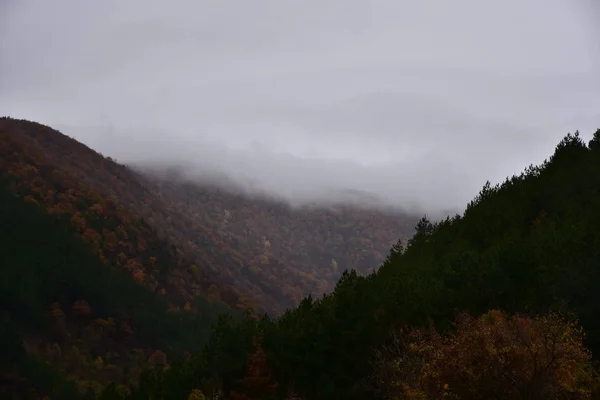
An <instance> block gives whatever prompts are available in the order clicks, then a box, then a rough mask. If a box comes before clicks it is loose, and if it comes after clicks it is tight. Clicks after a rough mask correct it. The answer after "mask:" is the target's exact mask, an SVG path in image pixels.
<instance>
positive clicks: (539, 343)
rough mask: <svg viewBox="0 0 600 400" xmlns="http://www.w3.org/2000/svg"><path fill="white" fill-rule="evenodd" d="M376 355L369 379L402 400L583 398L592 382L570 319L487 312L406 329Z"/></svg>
mask: <svg viewBox="0 0 600 400" xmlns="http://www.w3.org/2000/svg"><path fill="white" fill-rule="evenodd" d="M395 344H396V345H395V346H390V347H386V349H385V350H384V351H383V352H379V353H378V358H377V361H376V363H375V365H376V369H375V375H374V378H373V381H374V382H375V384H376V386H377V388H378V391H379V392H380V393H382V394H384V395H386V396H402V398H407V399H442V398H449V399H475V398H477V399H507V400H508V399H540V400H541V399H588V398H591V390H592V388H593V386H594V384H595V382H596V376H595V374H594V370H593V369H592V364H591V353H590V352H589V351H588V350H587V349H586V348H585V347H584V345H583V331H582V330H581V328H580V327H579V326H578V325H577V323H576V322H575V321H566V320H564V319H562V318H561V317H559V316H557V315H555V314H549V315H544V316H539V317H535V318H530V317H525V316H520V315H516V316H509V315H507V314H505V313H503V312H501V311H497V310H493V311H490V312H488V313H487V314H485V315H483V316H481V317H479V318H473V317H471V316H469V315H468V314H462V315H461V316H460V317H458V318H457V320H456V323H455V332H454V333H453V334H450V335H442V334H440V333H438V332H436V331H435V330H431V331H422V330H411V331H410V332H408V333H407V334H403V335H401V336H396V342H395Z"/></svg>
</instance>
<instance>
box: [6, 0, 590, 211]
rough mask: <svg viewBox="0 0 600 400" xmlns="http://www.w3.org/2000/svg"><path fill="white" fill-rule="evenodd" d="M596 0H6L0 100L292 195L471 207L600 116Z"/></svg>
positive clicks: (121, 157)
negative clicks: (363, 196) (365, 196)
mask: <svg viewBox="0 0 600 400" xmlns="http://www.w3.org/2000/svg"><path fill="white" fill-rule="evenodd" d="M598 20H600V7H599V6H598V2H597V1H594V0H505V1H496V2H491V1H480V0H453V1H449V0H413V1H398V0H389V1H386V0H363V1H358V0H321V1H300V0H252V1H245V0H237V1H233V0H229V1H228V0H179V1H175V2H166V1H158V0H143V1H142V0H128V1H122V0H105V1H96V2H82V1H78V0H53V1H51V2H50V1H47V0H39V1H32V0H1V1H0V114H2V115H10V116H12V117H15V118H26V119H30V120H35V121H38V122H42V123H44V124H47V125H50V126H53V127H55V128H59V129H60V130H61V131H63V132H64V133H66V134H68V135H69V136H72V137H74V138H76V139H78V140H80V141H82V142H83V143H85V144H87V145H89V146H90V147H92V148H94V149H96V150H97V151H99V152H101V153H103V154H104V155H106V156H111V157H113V158H116V159H117V160H118V161H120V162H124V163H133V164H137V165H140V164H149V163H150V164H156V163H161V165H162V164H165V163H166V164H176V165H185V166H186V168H188V171H190V173H191V174H206V171H211V173H213V172H215V171H216V172H218V173H224V174H226V175H227V176H229V177H230V178H231V179H233V180H234V181H237V182H240V183H243V184H245V185H248V184H250V185H251V186H252V187H255V188H260V189H262V190H266V191H268V192H269V193H272V194H276V195H278V196H284V197H286V198H288V199H290V200H293V201H295V202H312V201H319V200H325V199H327V200H332V199H336V198H337V196H343V193H346V194H347V193H348V191H349V190H355V191H360V192H369V193H371V194H373V196H375V197H376V198H378V199H379V200H378V201H380V202H382V203H383V204H387V205H394V206H401V207H409V206H411V207H412V206H415V205H419V206H420V207H422V208H423V209H425V210H429V211H431V212H433V211H439V210H441V209H444V210H445V209H462V208H464V206H465V205H466V203H467V202H468V201H469V200H470V199H472V198H473V196H474V195H475V194H476V193H477V192H478V190H479V189H480V188H481V187H482V186H483V184H484V183H485V181H486V180H490V181H492V182H500V181H502V180H503V179H504V178H505V177H507V176H509V175H512V174H514V173H518V172H520V171H521V170H523V169H524V168H525V167H526V166H528V165H529V164H531V163H534V164H537V163H539V162H541V161H543V159H544V158H546V157H548V156H549V155H550V154H551V153H552V151H553V149H554V147H555V145H556V144H557V143H558V141H559V140H560V139H561V138H562V137H563V136H564V135H565V134H566V133H567V132H573V131H575V130H576V129H579V130H580V131H581V134H582V136H583V137H584V138H589V137H590V136H591V134H592V133H593V131H594V130H595V129H596V128H598V127H600V40H599V38H600V29H599V28H598V26H600V25H598V23H597V21H598Z"/></svg>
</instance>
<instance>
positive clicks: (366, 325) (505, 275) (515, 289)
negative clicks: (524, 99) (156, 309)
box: [132, 130, 600, 400]
mask: <svg viewBox="0 0 600 400" xmlns="http://www.w3.org/2000/svg"><path fill="white" fill-rule="evenodd" d="M599 227H600V130H598V131H597V132H596V133H595V135H594V138H593V140H591V141H590V142H589V144H587V145H586V144H585V143H584V142H583V141H582V140H581V138H580V137H579V136H578V135H577V134H575V135H571V134H569V135H567V136H566V137H565V138H564V140H563V141H561V142H560V143H559V144H558V146H557V147H556V150H555V152H554V154H553V155H552V157H550V158H549V160H548V161H547V162H545V163H544V164H542V165H541V166H538V167H533V166H531V167H530V168H528V169H527V170H526V171H525V172H523V173H522V174H520V175H518V176H513V177H511V178H508V179H507V180H506V181H505V182H504V183H502V184H500V185H497V186H491V185H490V184H486V185H485V186H484V188H483V189H482V190H481V192H480V193H479V194H478V195H477V196H476V197H475V199H474V200H473V201H472V202H471V203H470V204H469V205H468V207H467V209H466V211H465V212H464V214H463V215H457V216H455V217H454V218H447V219H445V220H442V221H439V222H436V223H433V224H432V223H431V222H429V221H428V220H427V219H425V218H423V219H422V220H421V221H419V223H418V224H417V226H416V232H415V235H414V236H413V237H412V238H411V239H410V240H409V241H408V242H407V243H406V245H405V246H401V245H398V246H395V247H394V248H393V249H392V251H391V252H390V255H389V257H388V259H387V260H386V261H385V262H384V263H383V265H382V266H381V267H380V268H379V269H378V270H377V271H376V272H374V273H372V274H369V275H368V276H362V277H361V276H358V275H357V274H356V273H355V271H347V272H346V273H344V274H343V276H342V278H341V279H340V280H339V282H338V283H337V285H336V287H335V289H334V291H333V292H332V293H331V294H329V295H327V296H325V297H323V298H321V299H316V300H315V299H313V298H311V297H308V298H305V299H304V300H303V301H302V302H301V303H300V304H299V306H298V307H296V308H295V309H293V310H290V311H288V312H286V313H285V314H284V315H282V316H280V317H278V318H275V319H263V320H261V321H259V322H258V323H257V322H254V323H253V322H252V321H249V320H247V321H243V322H241V323H237V324H236V323H231V324H228V325H225V326H218V327H217V328H216V329H215V331H214V332H213V334H212V336H211V339H210V340H209V344H208V345H207V347H205V349H204V350H203V352H202V353H201V354H199V355H198V357H197V358H195V359H193V360H192V361H191V362H188V363H183V364H181V366H178V367H174V368H171V369H170V370H168V371H165V372H164V373H163V375H162V376H160V377H159V378H151V377H148V378H147V381H145V383H144V384H142V385H140V387H139V388H138V389H137V390H136V391H134V393H133V394H132V396H133V397H132V398H143V396H142V397H136V395H137V393H145V394H148V393H156V394H165V395H164V398H169V396H168V395H167V394H168V393H177V396H178V397H173V398H184V396H185V395H186V394H187V393H190V392H192V390H193V389H202V390H203V391H204V392H205V393H214V386H215V385H216V387H218V388H219V390H221V391H222V392H223V393H224V394H225V396H227V395H228V394H230V395H231V397H232V398H233V397H234V393H236V392H239V389H238V387H239V386H240V385H241V383H244V384H250V383H249V382H253V383H254V386H252V390H253V391H254V393H260V391H263V393H267V392H269V391H272V387H273V385H275V384H277V385H276V387H277V396H276V397H275V398H279V399H283V398H286V396H287V395H288V394H290V393H295V395H294V396H291V395H290V397H288V398H304V399H314V400H320V399H332V398H335V399H357V400H358V399H365V398H374V399H378V398H382V399H383V398H389V397H385V393H386V392H395V393H399V392H401V391H402V390H401V389H402V387H403V384H404V383H406V384H407V385H405V386H404V388H405V389H406V387H415V385H416V386H419V385H426V384H427V381H419V380H417V381H410V382H408V381H406V380H407V379H412V378H411V377H410V376H407V375H402V374H399V375H397V376H395V377H394V382H393V383H392V385H394V386H390V387H388V388H381V387H379V389H386V390H376V388H374V387H373V385H372V384H373V383H375V385H376V386H380V385H382V384H384V382H385V380H384V379H385V376H384V377H382V376H374V375H373V374H374V373H376V371H375V369H374V368H375V365H374V362H375V361H377V359H376V358H375V356H376V355H377V354H379V353H380V350H381V351H384V352H385V351H389V349H392V350H393V351H394V352H395V354H396V358H395V359H391V360H389V361H388V362H389V364H388V365H385V366H384V367H385V368H384V370H383V373H390V371H391V372H394V371H396V372H397V371H401V370H403V369H407V368H408V369H410V368H411V365H409V364H407V360H406V357H404V356H405V355H406V354H407V353H410V352H413V355H415V356H416V358H417V359H423V356H424V354H426V353H427V352H429V354H432V353H439V354H444V353H445V352H447V351H448V353H446V355H447V356H450V357H451V358H450V359H449V361H451V362H452V363H453V368H455V369H456V368H464V369H461V370H459V371H456V374H455V375H454V376H462V378H461V379H462V380H463V381H464V380H467V382H465V384H466V385H468V386H470V387H480V388H482V387H483V388H484V389H485V387H486V385H485V380H480V379H484V378H485V374H487V372H488V371H490V370H494V368H498V370H499V371H502V370H503V369H502V368H506V366H507V365H508V366H509V367H508V370H507V372H508V373H509V375H508V378H507V379H509V380H510V379H511V378H512V375H510V374H517V375H519V377H523V376H528V377H530V378H531V380H530V383H528V386H527V387H520V388H518V389H519V393H521V394H520V395H519V396H520V397H518V398H523V399H525V398H533V397H535V396H534V395H533V393H536V392H537V393H538V395H537V397H535V398H555V399H558V398H566V397H558V395H557V394H556V393H557V392H556V391H553V390H552V385H553V384H554V383H553V381H552V379H562V378H563V377H565V376H562V377H554V378H549V380H546V378H544V380H543V381H542V380H540V379H541V378H539V377H540V376H541V375H539V376H537V375H535V368H536V367H535V364H533V366H531V365H532V364H529V363H525V364H522V363H520V361H519V362H517V361H515V360H517V359H516V358H511V357H513V356H514V353H513V351H514V350H515V349H517V348H518V347H519V346H522V345H523V343H524V342H523V340H525V341H526V340H531V338H532V337H535V336H537V337H538V338H540V337H541V338H542V339H543V340H542V342H541V344H536V345H535V346H533V347H527V346H525V348H524V350H523V351H524V353H522V354H525V355H526V359H528V360H531V359H532V357H533V359H535V358H536V357H537V356H536V355H539V354H541V353H540V351H541V347H540V346H542V345H544V343H545V345H546V346H547V345H548V343H550V344H552V343H554V344H556V342H553V340H554V339H551V337H550V336H546V334H547V332H543V331H539V330H538V331H531V330H529V329H530V327H531V326H532V325H531V321H535V320H537V321H553V317H550V318H546V317H541V318H538V317H536V315H539V314H540V313H543V314H545V313H547V312H549V311H555V312H558V313H560V314H561V315H562V316H563V317H564V318H567V319H568V320H570V321H572V320H573V318H576V317H577V318H578V319H579V322H580V323H581V326H582V327H583V329H584V330H585V333H586V338H585V343H586V345H587V346H588V347H589V349H591V351H592V355H593V356H594V358H595V360H596V361H598V354H599V353H600V320H598V315H599V314H600V297H599V296H600V292H599V291H598V286H599V285H600V228H599ZM490 309H502V310H505V311H507V312H509V313H511V314H513V313H522V314H525V315H526V316H527V315H529V316H533V318H534V319H528V317H516V318H515V319H507V320H505V321H514V322H515V324H514V326H513V327H510V329H509V330H508V331H507V332H505V333H502V334H501V336H499V337H497V339H498V340H499V341H496V344H493V343H491V344H490V343H487V342H483V343H482V342H480V341H479V340H475V339H468V337H467V339H468V340H467V343H468V345H467V348H463V349H460V351H459V352H458V353H455V354H454V353H453V354H451V353H450V350H449V349H450V348H451V347H452V346H454V345H456V342H453V341H452V336H451V337H447V339H440V340H438V344H439V343H440V342H441V343H442V346H443V347H441V348H436V347H431V346H433V345H434V344H435V341H434V344H433V345H432V344H431V343H430V342H420V343H421V344H419V343H416V344H415V343H414V342H413V343H412V344H408V342H407V341H408V340H409V337H407V332H414V330H415V329H421V330H423V329H426V328H427V326H430V324H432V325H434V326H435V327H436V328H437V329H438V330H440V331H441V332H442V333H444V334H448V333H451V332H453V331H455V328H456V326H455V325H453V321H454V320H455V317H456V316H457V315H458V314H460V313H462V312H463V311H467V312H470V313H472V314H474V315H483V317H482V319H479V320H477V321H480V322H481V323H482V324H483V325H482V324H480V322H475V321H476V320H474V319H471V320H470V321H472V326H473V327H474V329H480V328H478V326H479V327H483V328H481V329H483V332H484V336H485V335H487V333H485V332H488V333H489V332H491V331H490V329H491V328H490V327H489V325H485V324H488V323H489V321H494V319H495V320H496V322H500V324H501V325H502V324H503V322H502V319H503V318H504V317H503V316H502V315H504V314H502V313H498V312H495V311H494V312H491V313H487V311H488V310H490ZM536 318H537V319H536ZM462 321H463V322H462V323H463V324H464V323H465V321H466V322H468V321H469V320H468V319H464V318H463V319H462ZM510 324H512V322H511V323H509V324H508V325H506V324H504V325H503V326H504V328H502V329H505V328H506V329H508V328H507V327H508V326H509V325H510ZM470 326H471V325H468V326H466V329H467V331H468V330H469V329H470ZM567 326H568V328H567V330H564V329H563V328H560V329H561V330H559V331H558V332H559V334H560V337H561V338H563V339H564V338H565V334H567V333H568V330H569V329H574V328H573V327H574V326H575V324H574V322H568V324H567ZM463 328H465V326H464V325H462V327H460V329H461V330H462V331H461V332H464V329H463ZM528 330H529V331H528ZM515 332H516V333H515ZM528 332H529V333H528ZM561 332H562V333H561ZM417 333H418V330H417ZM480 333H481V332H480ZM461 334H462V333H461ZM469 334H470V333H469ZM515 335H516V336H515ZM532 335H533V336H532ZM252 337H258V338H260V339H261V341H260V346H252V345H251V343H252V342H251V341H250V339H249V338H252ZM479 337H481V336H479ZM511 337H512V338H516V339H515V340H517V339H518V340H519V341H520V342H519V343H512V344H510V346H509V347H505V348H501V349H500V348H498V350H497V351H496V350H494V346H496V345H498V343H500V342H502V341H503V340H505V339H507V338H509V339H510V338H511ZM527 337H529V339H527ZM234 338H238V339H234ZM463 338H464V337H463ZM535 340H537V339H535ZM569 340H571V339H569ZM249 343H250V344H249ZM572 343H575V342H574V341H573V342H572ZM419 345H421V346H426V347H425V348H423V347H419ZM406 346H408V347H406ZM415 346H416V347H415ZM461 346H465V343H464V342H463V344H462V345H461ZM551 347H552V346H551ZM386 349H387V350H386ZM490 349H491V350H490ZM259 350H260V351H264V352H265V353H266V359H265V358H263V359H262V360H263V361H262V364H261V370H262V371H263V373H262V374H260V373H257V372H256V371H257V369H256V368H255V367H253V366H254V365H255V362H256V361H255V360H256V359H257V358H258V356H257V354H259V353H260V352H259ZM485 351H491V352H492V353H493V351H496V354H495V355H494V357H495V360H496V361H497V362H494V363H493V364H490V363H487V362H486V363H485V364H484V365H482V364H481V363H480V364H477V360H478V359H479V360H480V361H479V362H481V360H482V358H481V357H480V356H481V355H482V354H483V353H484V352H485ZM519 351H521V350H519ZM578 351H579V350H578ZM240 353H245V354H246V357H245V361H244V357H243V356H241V355H240ZM465 353H467V354H465ZM489 354H491V353H489ZM580 354H584V358H586V357H588V356H587V355H585V354H587V352H586V351H583V353H580ZM565 355H566V356H567V357H575V355H574V354H570V353H561V355H559V357H562V356H565ZM544 357H546V356H544ZM467 359H471V360H474V364H470V365H463V364H461V363H462V362H463V361H464V360H467ZM520 359H521V360H523V358H520ZM224 360H228V361H224ZM548 360H554V358H548V359H546V361H544V362H547V361H548ZM413 361H414V360H413ZM514 362H517V364H514ZM507 363H508V364H507ZM576 364H577V362H576V360H575V358H571V359H569V360H565V361H564V363H563V362H561V365H563V366H566V367H568V370H567V371H566V374H567V375H566V377H567V378H569V377H576V376H583V375H585V374H588V373H589V374H591V375H588V376H591V377H593V376H594V374H593V373H592V372H590V371H589V368H590V366H589V365H588V366H586V367H585V368H586V370H585V371H584V370H582V369H578V368H579V367H574V369H570V368H571V367H569V366H574V365H576ZM246 367H247V368H246ZM267 367H268V368H267ZM438 367H440V365H425V367H424V368H425V370H426V372H427V371H429V373H430V374H429V375H427V376H426V377H425V378H427V377H428V378H427V379H430V378H432V375H431V373H433V372H432V371H438V369H437V368H438ZM441 367H443V365H442V366H441ZM253 368H254V369H253ZM386 368H387V369H386ZM530 368H532V369H530ZM532 371H533V372H532ZM446 372H448V371H446ZM450 372H452V371H450ZM379 373H382V372H381V368H380V369H379ZM532 373H533V374H534V375H533V377H532ZM515 376H516V375H515ZM595 376H596V378H595V380H596V383H595V385H597V384H598V382H597V380H598V379H597V376H598V375H597V374H596V375H595ZM413 378H414V377H413ZM538 378H539V379H538ZM418 379H420V378H418ZM519 379H520V378H519ZM204 380H208V381H209V382H213V384H212V385H213V386H211V385H209V384H206V383H203V382H204ZM398 380H399V381H398ZM403 380H405V381H404V382H403ZM430 381H431V379H430ZM161 382H164V383H161ZM168 382H185V383H186V385H187V386H185V385H183V384H180V385H177V386H176V387H175V386H174V385H171V384H169V383H168ZM382 382H383V383H382ZM438 383H439V385H440V386H439V387H438V389H439V391H438V393H440V392H443V391H451V390H452V389H453V386H456V385H458V384H459V383H460V382H453V381H446V382H444V381H441V382H438ZM544 385H549V386H548V387H550V391H549V392H546V394H545V395H539V393H541V391H539V389H540V388H541V387H542V386H544ZM586 385H587V386H585V387H575V386H571V387H567V388H566V389H567V391H569V392H570V394H569V396H568V398H573V399H589V398H593V397H592V395H593V394H592V390H597V389H598V388H600V386H598V388H596V389H594V387H593V385H594V383H590V382H588V383H587V384H586ZM507 389H508V388H507ZM512 389H514V387H511V390H512ZM488 390H489V389H488ZM248 393H252V392H251V391H249V392H248ZM377 393H384V395H383V396H382V397H378V394H377ZM503 393H504V392H503ZM503 393H500V392H499V393H496V394H498V395H499V398H503V399H504V398H507V399H508V398H517V397H510V393H511V391H510V390H506V391H505V393H504V397H502V396H503ZM513 393H514V392H513ZM552 393H554V394H552ZM599 393H600V392H599ZM405 394H406V393H405ZM596 395H597V394H596ZM471 396H472V397H462V398H487V396H484V395H482V393H481V392H475V393H471ZM405 397H406V398H429V397H426V396H425V397H424V396H420V397H419V394H418V393H413V394H412V397H411V396H410V395H408V396H405ZM403 398H404V397H403ZM433 398H437V397H433ZM433 398H432V399H433Z"/></svg>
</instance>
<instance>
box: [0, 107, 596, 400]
mask: <svg viewBox="0 0 600 400" xmlns="http://www.w3.org/2000/svg"><path fill="white" fill-rule="evenodd" d="M0 171H1V173H2V174H1V176H0V266H1V268H0V315H1V316H2V319H1V320H0V396H3V397H5V398H36V399H40V398H52V399H54V398H60V399H71V398H73V399H80V398H86V399H91V398H100V399H149V398H152V399H188V400H189V399H232V400H237V399H287V400H292V399H310V400H313V399H314V400H321V399H331V398H334V399H338V398H339V399H351V400H352V399H356V400H358V399H365V398H369V399H387V398H407V399H439V398H445V397H448V398H462V399H480V398H499V399H503V400H504V399H506V400H508V399H531V398H540V399H542V398H543V399H564V398H568V399H590V398H598V396H599V395H600V390H599V389H600V379H599V378H598V377H599V376H600V375H598V372H599V370H598V368H597V362H598V356H597V354H598V352H600V322H599V321H598V318H597V315H598V314H600V297H599V292H598V290H597V288H598V286H599V285H600V263H599V260H600V250H599V249H600V229H599V228H598V227H599V226H600V130H598V131H597V132H596V133H595V134H594V137H593V139H592V140H591V141H590V142H589V143H584V142H583V140H582V139H581V138H580V137H579V135H578V133H576V134H574V135H572V134H568V135H567V136H566V137H565V138H564V139H563V140H562V141H561V142H560V143H559V144H558V145H557V146H556V149H555V152H554V154H553V155H552V156H551V157H550V158H549V159H548V160H547V161H545V162H544V163H543V164H542V165H540V166H530V167H529V168H527V169H526V170H525V171H524V172H523V173H521V174H520V175H515V176H513V177H510V178H507V179H506V181H505V182H503V183H502V184H499V185H495V186H492V185H491V184H490V183H489V182H488V183H486V184H485V185H484V187H483V189H482V190H481V191H480V193H479V194H477V196H475V198H474V200H473V201H472V202H471V203H469V204H468V205H467V208H466V210H465V212H464V213H463V214H462V215H456V216H454V217H452V218H450V217H448V218H446V219H443V220H440V221H437V222H433V223H432V222H430V221H429V220H428V219H427V218H425V217H424V218H422V219H421V220H419V221H415V222H416V226H415V230H414V235H412V237H410V238H408V239H405V240H397V238H398V237H400V238H403V237H404V238H406V236H407V235H406V233H404V235H402V234H400V235H399V236H398V237H396V238H395V239H389V238H388V237H387V234H388V233H389V232H390V231H393V230H394V229H398V226H399V225H401V226H403V227H405V226H406V224H407V222H406V221H407V218H406V217H405V216H403V215H401V214H395V213H392V212H387V211H373V210H372V209H359V208H356V206H354V205H352V204H339V205H332V206H329V207H304V208H297V207H290V206H288V205H286V204H285V203H283V202H277V201H274V200H273V199H269V198H262V197H260V196H254V197H250V196H248V193H244V192H243V191H242V192H239V191H238V192H236V190H233V189H232V188H231V187H222V186H220V185H219V184H218V183H215V182H212V184H208V183H207V182H204V181H202V182H200V181H198V180H197V179H195V178H194V177H193V176H190V175H189V174H187V173H186V172H185V170H182V171H176V170H175V171H169V170H168V169H165V168H164V166H161V167H157V166H154V168H147V166H136V167H135V168H133V167H132V168H129V167H125V166H123V165H119V164H117V163H115V162H114V161H112V160H110V159H108V158H105V157H103V156H101V155H99V154H97V153H95V152H94V151H92V150H91V149H89V148H87V147H85V146H84V145H82V144H80V143H78V142H76V141H75V140H73V139H70V138H68V137H66V136H64V135H62V134H60V133H58V132H57V131H54V130H52V129H50V128H48V127H45V126H42V125H39V124H36V123H32V122H28V121H15V120H11V119H6V118H5V119H2V120H0ZM361 195H362V194H361ZM232 215H234V216H232ZM403 229H404V228H403ZM394 232H395V231H394ZM311 235H312V237H311ZM367 238H368V239H367ZM384 241H387V243H386V244H385V245H382V244H381V242H384ZM389 247H391V249H389ZM380 248H385V249H388V250H387V251H386V250H381V251H380V250H378V249H380ZM383 254H385V255H386V257H385V259H384V260H383V263H382V264H381V265H380V266H379V268H372V269H371V267H373V265H372V264H373V263H374V262H376V258H377V257H379V256H382V255H383ZM331 258H334V259H335V261H336V262H335V263H334V262H332V261H331ZM326 262H328V263H329V264H328V267H327V265H326V264H325V263H326ZM320 263H322V264H320ZM336 265H337V268H338V270H341V269H344V271H343V272H341V271H340V274H341V276H340V278H339V280H337V283H335V284H334V285H333V288H332V290H331V291H329V292H328V293H326V294H325V295H323V296H320V295H318V296H317V295H314V296H313V295H310V294H309V295H308V296H305V297H303V298H302V299H301V301H299V302H298V304H295V303H296V302H297V300H296V297H295V296H302V294H301V293H302V292H303V291H304V292H305V293H316V294H319V291H326V290H327V285H329V284H330V283H329V282H330V281H329V279H335V276H336V275H337V274H335V273H333V272H332V271H334V270H335V269H336ZM347 265H352V266H354V267H356V269H347V268H346V266H347ZM357 269H358V271H357ZM297 277H300V278H303V279H304V280H303V283H302V286H301V288H300V290H297V292H298V294H296V292H293V291H292V292H290V291H291V290H293V284H294V279H296V278H297ZM286 302H287V304H292V305H294V306H293V307H290V308H289V309H287V310H285V311H284V312H283V313H281V314H279V312H280V310H281V308H282V306H281V304H286ZM248 307H255V308H254V310H252V309H248ZM283 307H285V306H283ZM265 310H269V311H271V315H269V314H263V315H262V316H259V314H261V313H262V311H265ZM244 311H245V312H244Z"/></svg>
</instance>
